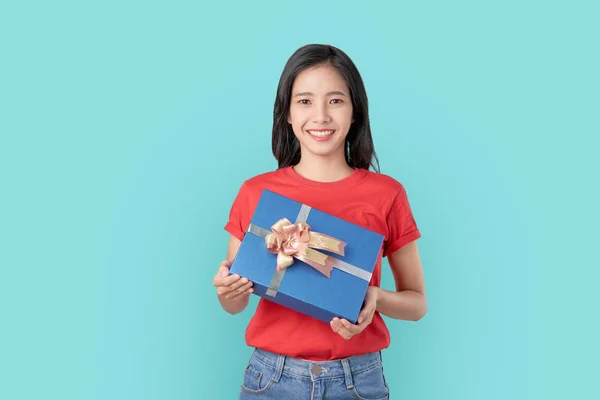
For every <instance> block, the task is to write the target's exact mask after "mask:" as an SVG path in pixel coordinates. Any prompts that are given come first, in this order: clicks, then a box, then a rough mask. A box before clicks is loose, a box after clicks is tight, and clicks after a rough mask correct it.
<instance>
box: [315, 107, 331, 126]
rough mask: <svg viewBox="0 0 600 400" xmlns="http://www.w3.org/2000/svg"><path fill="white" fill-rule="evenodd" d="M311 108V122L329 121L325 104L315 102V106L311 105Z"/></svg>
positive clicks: (321, 122)
mask: <svg viewBox="0 0 600 400" xmlns="http://www.w3.org/2000/svg"><path fill="white" fill-rule="evenodd" d="M313 110H314V111H313V123H315V124H323V123H326V122H329V121H330V119H329V112H328V110H327V106H326V105H323V104H317V105H316V106H315V107H313Z"/></svg>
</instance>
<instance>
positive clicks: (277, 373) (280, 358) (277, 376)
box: [273, 354, 285, 382]
mask: <svg viewBox="0 0 600 400" xmlns="http://www.w3.org/2000/svg"><path fill="white" fill-rule="evenodd" d="M284 364H285V356H284V355H282V354H279V355H277V366H276V367H275V376H274V377H273V380H274V381H275V382H279V379H281V374H282V373H283V365H284Z"/></svg>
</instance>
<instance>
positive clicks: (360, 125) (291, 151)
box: [272, 44, 379, 172]
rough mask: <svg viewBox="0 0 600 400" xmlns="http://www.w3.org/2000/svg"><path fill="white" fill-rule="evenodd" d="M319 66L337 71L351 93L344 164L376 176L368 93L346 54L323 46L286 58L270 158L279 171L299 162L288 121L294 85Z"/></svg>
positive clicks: (376, 166) (375, 157) (274, 111)
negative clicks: (350, 111) (327, 66)
mask: <svg viewBox="0 0 600 400" xmlns="http://www.w3.org/2000/svg"><path fill="white" fill-rule="evenodd" d="M322 64H329V65H331V66H332V67H334V68H335V69H337V71H338V72H339V74H340V75H341V76H342V77H343V78H344V80H345V81H346V84H347V85H348V88H349V89H350V98H351V99H352V108H353V117H354V122H353V123H352V125H350V130H349V131H348V135H347V136H346V144H345V147H346V151H345V154H346V162H347V163H348V165H349V166H351V167H353V168H362V169H369V167H372V168H373V169H374V170H375V171H376V172H379V160H378V159H377V154H376V153H375V146H374V145H373V138H372V136H371V126H370V123H369V104H368V99H367V91H366V90H365V85H364V83H363V80H362V78H361V76H360V73H359V72H358V69H357V68H356V66H355V65H354V63H353V62H352V60H351V59H350V57H348V55H347V54H346V53H344V52H343V51H342V50H340V49H338V48H336V47H333V46H330V45H325V44H309V45H306V46H303V47H300V48H299V49H298V50H296V51H295V52H294V54H292V56H291V57H290V58H289V60H288V61H287V63H286V64H285V67H284V68H283V72H282V73H281V78H279V86H278V87H277V96H276V98H275V107H274V109H273V138H272V149H273V155H274V156H275V159H277V162H278V163H279V168H284V167H289V166H293V165H296V164H298V162H300V143H299V142H298V139H297V138H296V136H295V135H294V131H293V130H292V126H291V125H290V124H289V123H288V121H287V117H288V113H289V111H290V102H291V97H292V86H293V85H294V81H295V80H296V77H297V76H298V74H300V73H301V72H302V71H304V70H305V69H307V68H310V67H315V66H317V65H322Z"/></svg>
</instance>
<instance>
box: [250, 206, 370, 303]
mask: <svg viewBox="0 0 600 400" xmlns="http://www.w3.org/2000/svg"><path fill="white" fill-rule="evenodd" d="M310 210H311V207H309V206H307V205H306V204H302V207H300V211H299V212H298V216H297V217H296V222H295V223H296V224H297V223H300V222H306V220H307V219H308V214H310ZM246 232H248V233H251V234H253V235H256V236H258V237H261V238H265V237H266V236H267V235H268V234H270V233H271V231H270V230H268V229H264V228H261V227H260V226H257V225H253V224H249V225H248V229H247V230H246ZM335 260H336V261H335V265H334V266H333V267H334V268H337V269H339V270H340V271H344V272H346V273H347V274H350V275H352V276H355V277H357V278H360V279H362V280H364V281H367V282H369V281H370V280H371V275H372V274H371V273H370V272H368V271H365V270H364V269H360V268H358V267H356V266H354V265H352V264H348V263H347V262H344V261H342V260H339V259H337V258H336V259H335ZM286 269H287V268H286ZM286 269H283V270H281V271H277V270H275V273H274V274H273V276H272V277H271V282H269V287H268V288H267V293H266V294H267V296H271V297H275V295H277V291H278V290H279V286H281V282H282V281H283V276H284V275H285V271H286Z"/></svg>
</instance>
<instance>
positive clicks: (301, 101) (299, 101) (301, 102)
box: [298, 99, 310, 104]
mask: <svg viewBox="0 0 600 400" xmlns="http://www.w3.org/2000/svg"><path fill="white" fill-rule="evenodd" d="M304 101H306V103H303V102H304ZM309 101H310V100H308V99H302V100H298V103H300V104H308V102H309Z"/></svg>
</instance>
